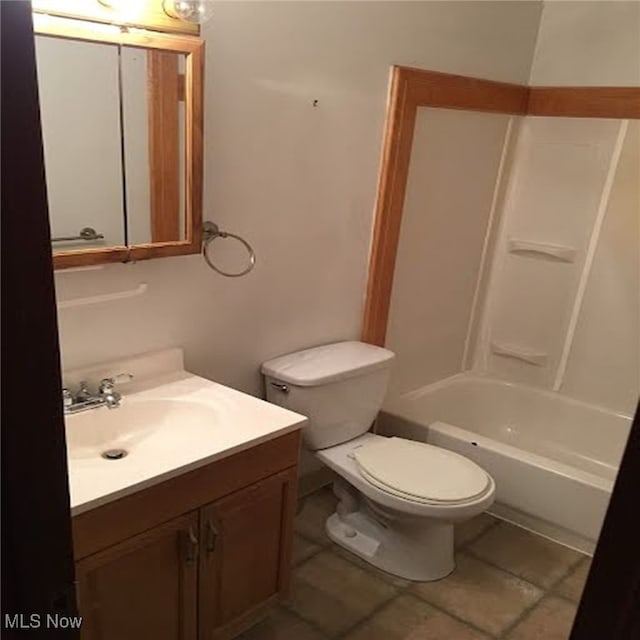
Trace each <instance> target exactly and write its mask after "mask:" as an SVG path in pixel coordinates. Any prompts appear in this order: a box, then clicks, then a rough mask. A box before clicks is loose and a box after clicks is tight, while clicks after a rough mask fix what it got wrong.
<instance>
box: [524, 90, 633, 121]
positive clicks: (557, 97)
mask: <svg viewBox="0 0 640 640" xmlns="http://www.w3.org/2000/svg"><path fill="white" fill-rule="evenodd" d="M527 115H530V116H548V117H569V118H616V119H624V118H631V119H637V118H640V87H531V89H530V91H529V104H528V106H527Z"/></svg>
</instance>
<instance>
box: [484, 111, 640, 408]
mask: <svg viewBox="0 0 640 640" xmlns="http://www.w3.org/2000/svg"><path fill="white" fill-rule="evenodd" d="M638 135H639V129H638V123H637V122H632V123H631V125H630V126H629V123H627V122H624V121H618V120H605V119H578V118H536V117H527V118H525V119H524V120H523V123H522V126H521V128H520V135H519V138H518V141H517V144H516V149H515V152H514V159H513V168H512V171H511V176H510V180H509V186H508V190H507V196H506V200H505V203H504V208H503V211H502V216H501V221H500V227H499V230H498V240H497V243H496V249H495V252H494V256H493V262H492V265H491V272H490V280H489V283H490V284H489V287H488V290H487V294H486V296H484V298H482V299H480V300H478V307H479V308H482V309H483V314H482V325H481V330H480V333H479V339H478V341H477V345H476V357H475V362H474V369H476V370H480V371H485V372H489V373H491V374H492V375H496V376H498V377H500V378H503V379H508V380H512V381H516V382H524V383H527V384H531V385H534V386H537V387H541V388H545V389H553V390H556V391H559V392H561V393H566V394H567V395H570V396H572V397H576V398H580V399H583V400H586V401H589V402H594V403H596V404H601V405H604V406H606V407H609V408H612V409H615V410H619V411H626V412H630V411H632V410H633V408H634V404H635V402H636V401H637V391H638V387H639V385H638V381H639V380H638V379H639V372H640V343H639V342H638V335H639V334H640V321H639V314H640V184H639V182H638V175H640V172H639V171H638V166H639V165H638V148H639V146H640V145H639V144H638ZM513 241H523V242H528V243H534V245H535V244H536V243H538V244H540V245H542V246H543V248H544V245H547V246H551V247H554V246H556V247H561V248H563V249H567V250H568V260H567V261H565V260H558V259H557V258H553V257H550V256H547V255H544V254H539V253H535V252H518V253H513V252H511V251H510V250H509V247H510V243H512V242H513ZM534 248H535V246H534ZM518 356H522V357H524V358H525V359H529V360H534V361H535V363H532V362H528V361H526V360H525V359H521V358H520V357H518Z"/></svg>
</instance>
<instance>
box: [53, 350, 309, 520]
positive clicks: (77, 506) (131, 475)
mask: <svg viewBox="0 0 640 640" xmlns="http://www.w3.org/2000/svg"><path fill="white" fill-rule="evenodd" d="M165 353H166V354H170V355H171V356H173V364H174V365H175V364H178V365H180V364H181V360H182V353H181V351H180V350H171V351H169V352H165ZM171 359H172V358H171V357H170V358H169V362H170V361H171ZM161 360H162V359H161ZM133 362H134V361H133V360H132V361H129V362H126V363H120V364H118V365H110V366H109V367H107V368H108V369H111V371H112V374H113V372H114V371H115V367H116V366H122V365H123V364H125V365H128V367H127V369H128V370H135V369H136V365H135V364H132V363H133ZM164 364H167V359H166V358H165V359H164ZM142 369H143V370H144V366H143V367H142ZM104 370H106V369H103V370H101V369H97V371H99V372H100V375H102V374H103V373H104ZM120 370H122V369H120ZM84 373H85V372H81V374H82V375H84ZM145 373H146V375H145V376H143V379H142V380H138V382H137V383H136V384H135V385H133V384H132V385H130V386H129V385H128V386H127V387H124V386H123V388H122V389H121V391H122V396H123V399H122V403H121V405H120V406H119V407H117V408H115V409H107V408H106V407H101V408H99V409H92V410H89V411H85V412H83V413H79V414H76V415H69V416H66V417H65V422H66V434H67V450H68V464H69V489H70V496H71V513H72V515H78V514H80V513H83V512H85V511H88V510H90V509H93V508H95V507H98V506H100V505H103V504H105V503H107V502H111V501H113V500H116V499H119V498H122V497H124V496H126V495H129V494H131V493H134V492H136V491H139V490H140V489H143V488H147V487H150V486H152V485H154V484H157V483H159V482H163V481H165V480H167V479H169V478H171V477H174V476H177V475H180V474H182V473H185V472H187V471H191V470H193V469H196V468H198V467H201V466H204V465H206V464H209V463H211V462H213V461H215V460H219V459H221V458H224V457H227V456H230V455H232V454H235V453H238V452H239V451H242V450H245V449H248V448H250V447H253V446H255V445H257V444H260V443H262V442H266V441H267V440H271V439H274V438H277V437H279V436H282V435H284V434H286V433H289V432H291V431H294V430H296V429H299V428H300V427H302V426H304V424H305V423H306V422H307V419H306V418H305V417H304V416H302V415H300V414H297V413H294V412H292V411H289V410H287V409H284V408H282V407H279V406H276V405H274V404H270V403H267V402H264V401H263V400H260V399H258V398H255V397H253V396H251V395H248V394H245V393H242V392H240V391H237V390H235V389H232V388H230V387H226V386H224V385H221V384H218V383H216V382H212V381H210V380H207V379H205V378H201V377H199V376H196V375H193V374H191V373H189V372H187V371H184V370H183V369H177V370H176V369H174V370H173V371H167V367H164V371H162V370H160V371H156V372H155V374H151V375H150V372H149V371H148V370H147V371H145ZM65 377H66V376H65ZM69 377H70V378H77V377H78V375H75V374H74V373H72V374H70V376H69ZM117 448H121V449H124V450H125V451H126V452H127V455H126V456H125V457H122V458H121V459H116V460H108V459H105V458H103V457H102V456H101V454H102V453H103V452H104V451H105V450H110V449H117Z"/></svg>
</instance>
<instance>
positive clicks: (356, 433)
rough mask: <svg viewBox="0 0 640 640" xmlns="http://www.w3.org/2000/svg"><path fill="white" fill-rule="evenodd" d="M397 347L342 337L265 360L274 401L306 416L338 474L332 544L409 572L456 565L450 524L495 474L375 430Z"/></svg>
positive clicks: (479, 502)
mask: <svg viewBox="0 0 640 640" xmlns="http://www.w3.org/2000/svg"><path fill="white" fill-rule="evenodd" d="M394 357H395V356H394V354H393V352H391V351H389V350H388V349H384V348H382V347H377V346H374V345H370V344H365V343H363V342H355V341H351V342H339V343H335V344H328V345H324V346H321V347H315V348H312V349H306V350H304V351H299V352H296V353H291V354H289V355H285V356H281V357H278V358H275V359H273V360H269V361H268V362H265V363H264V364H263V365H262V373H263V374H264V376H265V382H266V390H267V400H269V401H270V402H273V403H274V404H278V405H280V406H282V407H286V408H288V409H291V410H292V411H296V412H298V413H301V414H303V415H306V416H307V417H308V418H309V423H308V425H307V426H306V427H304V428H303V445H304V447H305V448H306V449H307V450H309V451H311V452H313V454H314V455H315V456H317V458H318V459H319V460H320V461H322V462H323V463H324V464H325V465H326V466H328V467H329V468H331V469H332V470H333V471H334V472H335V473H336V474H337V475H338V480H337V481H336V482H335V483H334V492H335V494H336V497H337V498H338V499H339V503H338V505H337V507H336V512H335V513H334V514H333V515H331V516H330V517H329V519H328V520H327V522H326V530H327V534H328V535H329V537H330V538H331V540H333V541H334V542H335V543H337V544H339V545H341V546H342V547H344V548H346V549H348V550H349V551H351V552H353V553H354V554H356V555H357V556H359V557H361V558H363V559H364V560H366V561H367V562H369V563H371V564H372V565H374V566H376V567H378V568H379V569H382V570H383V571H386V572H388V573H391V574H394V575H396V576H400V577H402V578H406V579H408V580H418V581H430V580H438V579H439V578H443V577H444V576H446V575H448V574H449V573H451V571H453V569H454V567H455V564H454V544H453V525H454V524H455V523H458V522H461V521H464V520H467V519H469V518H473V517H474V516H476V515H478V514H480V513H482V512H483V511H485V510H486V509H487V508H488V507H489V506H491V504H492V503H493V500H494V495H495V483H494V481H493V479H492V478H491V476H490V475H489V474H488V473H487V472H486V471H484V470H483V469H482V468H481V467H479V466H478V465H477V464H475V463H474V462H472V461H471V460H469V459H467V458H465V457H464V456H461V455H460V454H458V453H454V452H453V451H449V450H447V449H443V448H441V447H435V446H433V445H430V444H426V443H422V442H415V441H412V440H406V439H403V438H396V437H391V438H389V437H384V436H380V435H376V434H374V433H371V432H370V431H369V429H370V428H371V426H372V424H373V422H374V420H375V418H376V416H377V414H378V412H379V410H380V408H381V407H382V402H383V400H384V396H385V393H386V390H387V385H388V382H389V375H390V371H391V364H392V362H393V360H394Z"/></svg>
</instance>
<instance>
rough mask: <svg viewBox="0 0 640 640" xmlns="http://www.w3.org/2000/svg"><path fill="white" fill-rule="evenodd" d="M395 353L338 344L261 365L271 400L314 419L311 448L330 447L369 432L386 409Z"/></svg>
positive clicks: (308, 431)
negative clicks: (379, 413)
mask: <svg viewBox="0 0 640 640" xmlns="http://www.w3.org/2000/svg"><path fill="white" fill-rule="evenodd" d="M394 357H395V356H394V354H393V352H391V351H389V350H388V349H384V348H382V347H376V346H375V345H371V344H366V343H364V342H355V341H352V342H338V343H334V344H328V345H324V346H321V347H314V348H313V349H305V350H304V351H298V352H296V353H290V354H288V355H285V356H281V357H279V358H275V359H273V360H269V361H268V362H265V363H264V364H263V365H262V373H263V374H264V376H265V382H266V389H267V400H268V401H269V402H273V403H274V404H278V405H280V406H282V407H286V408H287V409H291V410H292V411H296V412H297V413H301V414H303V415H305V416H307V417H308V418H309V423H308V425H307V426H306V427H304V428H303V432H302V434H303V440H304V444H305V446H306V447H307V448H308V449H311V450H314V451H315V450H316V449H325V448H327V447H332V446H334V445H337V444H340V443H342V442H346V441H347V440H352V439H353V438H357V437H358V436H359V435H362V434H363V433H365V432H366V431H368V430H369V428H370V427H371V424H372V423H373V421H374V420H375V418H376V416H377V414H378V411H380V408H381V407H382V401H383V400H384V396H385V393H386V391H387V385H388V383H389V374H390V370H391V363H392V361H393V359H394Z"/></svg>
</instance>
